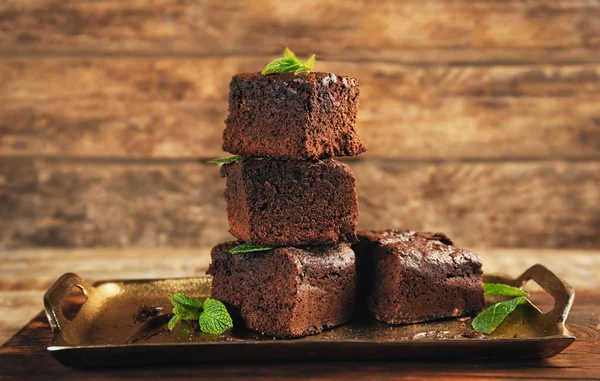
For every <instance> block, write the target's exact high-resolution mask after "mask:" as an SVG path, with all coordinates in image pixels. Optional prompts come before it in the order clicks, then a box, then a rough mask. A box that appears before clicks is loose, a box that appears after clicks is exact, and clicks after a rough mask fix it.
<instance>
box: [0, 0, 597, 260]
mask: <svg viewBox="0 0 600 381" xmlns="http://www.w3.org/2000/svg"><path fill="white" fill-rule="evenodd" d="M285 46H289V47H290V48H292V50H294V51H296V52H297V53H298V54H299V55H300V56H307V55H308V54H309V53H313V52H314V53H316V54H317V62H316V69H317V70H319V71H332V72H336V73H340V74H346V75H352V76H355V77H357V78H358V79H359V81H360V83H361V106H360V112H359V120H358V126H359V130H360V134H361V136H362V137H363V139H364V141H365V143H366V144H367V146H368V149H369V151H368V153H366V154H364V155H362V156H361V157H359V158H357V159H354V160H350V161H349V164H350V165H351V166H352V168H353V170H354V172H355V175H356V177H357V182H358V188H359V189H358V190H359V194H360V208H361V209H360V225H361V227H362V228H384V227H395V228H396V227H397V228H412V229H428V230H441V231H445V232H447V233H448V234H449V235H451V236H452V237H454V239H455V240H456V241H457V242H458V243H459V244H460V245H463V246H476V247H533V248H573V249H586V248H596V249H597V248H600V1H594V0H554V1H541V0H504V1H493V0H457V1H441V0H418V1H416V0H405V1H401V2H400V1H393V0H384V1H377V2H372V1H371V2H370V1H367V0H360V1H358V0H357V1H344V2H339V1H336V0H313V1H294V2H287V1H279V0H243V1H224V0H219V1H211V0H198V1H193V0H189V1H182V0H154V1H140V0H128V1H115V0H88V1H83V0H72V1H68V0H2V1H1V2H0V248H4V249H10V248H23V247H39V246H53V247H113V246H119V247H128V246H134V247H153V246H210V245H212V244H215V243H217V242H220V241H223V240H226V239H228V238H229V237H230V236H229V235H228V233H227V229H228V227H227V221H226V217H225V209H224V208H225V205H224V200H223V197H222V192H223V189H224V182H223V180H222V179H220V178H219V175H218V168H217V167H216V166H214V165H209V164H205V163H204V161H205V160H206V159H210V158H213V157H219V156H221V155H223V153H222V152H221V150H220V146H221V142H220V140H221V133H222V129H223V127H224V123H223V120H224V119H225V116H226V109H227V96H228V86H229V80H230V78H231V76H232V75H233V74H235V73H237V72H240V71H258V70H260V69H262V67H263V66H264V65H265V64H266V63H267V62H268V61H269V60H270V59H272V58H274V57H276V56H278V55H279V54H280V52H281V51H282V50H283V48H284V47H285Z"/></svg>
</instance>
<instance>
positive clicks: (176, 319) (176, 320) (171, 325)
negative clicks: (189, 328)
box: [167, 315, 181, 331]
mask: <svg viewBox="0 0 600 381" xmlns="http://www.w3.org/2000/svg"><path fill="white" fill-rule="evenodd" d="M179 320H181V316H179V315H173V317H172V318H171V320H169V324H167V328H169V331H172V330H173V328H175V326H176V325H177V323H179Z"/></svg>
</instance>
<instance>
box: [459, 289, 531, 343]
mask: <svg viewBox="0 0 600 381" xmlns="http://www.w3.org/2000/svg"><path fill="white" fill-rule="evenodd" d="M525 303H527V299H525V297H523V296H519V297H518V298H514V299H511V300H508V301H506V302H500V303H496V304H494V305H492V306H490V307H488V308H486V309H485V310H484V311H483V312H482V313H480V314H479V315H477V317H476V318H475V319H473V322H472V324H471V325H472V326H473V329H474V330H475V331H477V332H483V333H486V334H490V333H492V332H494V330H495V329H496V328H498V326H499V325H500V323H502V322H503V321H504V319H506V317H507V316H508V315H510V313H511V312H513V311H514V310H515V308H517V306H518V305H519V304H525Z"/></svg>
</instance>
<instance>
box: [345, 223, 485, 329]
mask: <svg viewBox="0 0 600 381" xmlns="http://www.w3.org/2000/svg"><path fill="white" fill-rule="evenodd" d="M358 236H359V243H357V244H355V245H354V247H353V249H354V250H355V252H356V261H357V271H358V284H359V296H360V298H361V299H362V302H363V303H365V304H366V309H367V311H368V312H369V313H370V314H371V315H374V316H375V317H376V318H377V319H378V320H381V321H384V322H387V323H389V324H403V323H417V322H423V321H429V320H435V319H439V318H444V317H456V316H462V315H465V314H469V313H471V312H474V311H478V310H481V309H482V308H483V306H484V291H483V280H482V274H483V273H482V270H481V259H480V258H479V257H478V256H477V255H476V254H474V253H471V252H469V251H466V250H461V249H458V248H456V247H455V246H454V244H453V242H452V241H451V240H450V239H449V238H448V237H447V236H446V235H444V234H442V233H416V232H412V231H396V230H383V231H361V232H359V234H358Z"/></svg>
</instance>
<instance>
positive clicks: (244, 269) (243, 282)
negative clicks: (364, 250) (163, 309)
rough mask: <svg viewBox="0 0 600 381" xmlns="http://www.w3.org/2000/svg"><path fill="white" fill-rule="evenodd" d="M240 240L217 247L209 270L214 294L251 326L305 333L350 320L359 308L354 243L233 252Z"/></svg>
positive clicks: (272, 331) (269, 331)
mask: <svg viewBox="0 0 600 381" xmlns="http://www.w3.org/2000/svg"><path fill="white" fill-rule="evenodd" d="M239 244H240V242H235V241H234V242H228V243H224V244H221V245H218V246H215V247H214V248H213V250H212V253H211V256H212V263H211V265H210V267H209V269H208V274H210V275H212V276H213V283H212V297H213V298H216V299H219V300H221V301H223V302H224V303H225V304H226V305H227V306H228V307H229V308H230V310H231V311H232V313H233V315H234V317H235V316H241V318H242V319H243V320H244V321H245V323H246V326H247V327H248V328H250V329H253V330H255V331H258V332H262V333H264V334H267V335H272V336H276V337H286V338H290V337H300V336H306V335H313V334H316V333H319V332H322V331H323V329H326V328H331V327H335V326H336V325H340V324H343V323H346V322H348V321H349V320H350V319H351V318H352V316H353V311H354V303H355V296H356V295H355V291H356V269H355V255H354V252H353V251H352V249H351V248H350V247H349V246H348V245H344V244H342V245H337V246H332V247H327V246H321V247H307V248H295V247H280V248H277V249H275V250H271V251H262V252H252V253H241V254H231V253H229V251H228V250H230V249H232V248H233V247H235V246H237V245H239Z"/></svg>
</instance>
